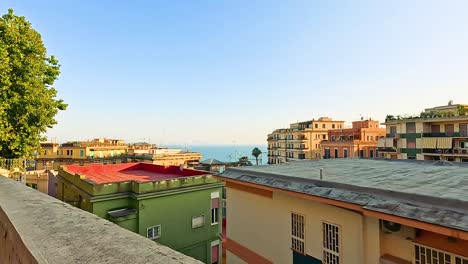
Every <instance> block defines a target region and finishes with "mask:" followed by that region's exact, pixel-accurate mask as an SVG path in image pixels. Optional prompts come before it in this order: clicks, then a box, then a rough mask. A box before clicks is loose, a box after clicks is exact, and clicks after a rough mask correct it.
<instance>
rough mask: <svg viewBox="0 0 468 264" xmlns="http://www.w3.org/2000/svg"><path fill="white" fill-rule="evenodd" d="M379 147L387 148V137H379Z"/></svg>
mask: <svg viewBox="0 0 468 264" xmlns="http://www.w3.org/2000/svg"><path fill="white" fill-rule="evenodd" d="M377 147H378V148H385V138H379V140H378V141H377Z"/></svg>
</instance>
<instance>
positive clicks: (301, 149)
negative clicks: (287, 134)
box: [290, 147, 309, 151]
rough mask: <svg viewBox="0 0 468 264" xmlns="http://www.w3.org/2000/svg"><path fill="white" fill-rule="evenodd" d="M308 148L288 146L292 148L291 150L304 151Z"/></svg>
mask: <svg viewBox="0 0 468 264" xmlns="http://www.w3.org/2000/svg"><path fill="white" fill-rule="evenodd" d="M308 149H309V148H307V147H303V148H290V150H292V151H306V150H308Z"/></svg>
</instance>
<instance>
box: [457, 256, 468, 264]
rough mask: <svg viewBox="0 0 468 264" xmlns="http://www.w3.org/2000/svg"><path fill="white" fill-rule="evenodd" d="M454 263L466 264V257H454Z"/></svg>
mask: <svg viewBox="0 0 468 264" xmlns="http://www.w3.org/2000/svg"><path fill="white" fill-rule="evenodd" d="M455 264H468V258H464V257H455Z"/></svg>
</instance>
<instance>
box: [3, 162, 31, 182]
mask: <svg viewBox="0 0 468 264" xmlns="http://www.w3.org/2000/svg"><path fill="white" fill-rule="evenodd" d="M35 168H36V162H35V161H34V160H28V159H4V158H0V176H4V177H8V178H11V179H13V180H15V181H19V182H22V183H25V184H26V171H30V170H34V169H35Z"/></svg>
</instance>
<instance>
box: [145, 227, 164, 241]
mask: <svg viewBox="0 0 468 264" xmlns="http://www.w3.org/2000/svg"><path fill="white" fill-rule="evenodd" d="M146 237H147V238H149V239H156V238H160V237H161V225H157V226H152V227H148V228H147V229H146Z"/></svg>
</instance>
